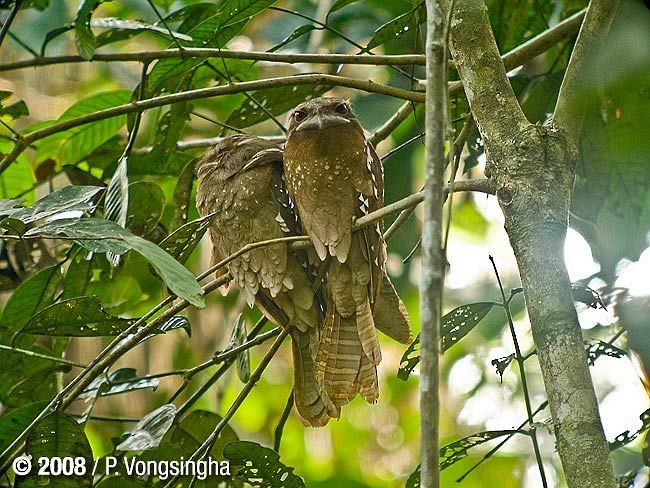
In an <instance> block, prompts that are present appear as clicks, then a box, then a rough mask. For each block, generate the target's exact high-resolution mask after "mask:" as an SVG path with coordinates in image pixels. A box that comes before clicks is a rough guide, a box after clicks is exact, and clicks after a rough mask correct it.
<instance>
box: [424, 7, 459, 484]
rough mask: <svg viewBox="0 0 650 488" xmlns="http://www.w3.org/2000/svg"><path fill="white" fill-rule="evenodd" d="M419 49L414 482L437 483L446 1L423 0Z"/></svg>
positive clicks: (445, 118)
mask: <svg viewBox="0 0 650 488" xmlns="http://www.w3.org/2000/svg"><path fill="white" fill-rule="evenodd" d="M425 3H426V9H427V36H426V44H425V53H426V57H427V66H426V75H427V76H426V79H427V84H426V93H427V95H426V105H425V146H426V153H425V154H426V156H425V183H424V190H423V191H422V193H423V196H424V214H423V218H422V267H421V271H420V359H421V362H420V486H422V487H423V488H437V487H439V486H440V425H439V422H440V398H439V391H438V389H439V368H440V327H441V325H440V320H441V315H442V314H441V311H442V295H443V286H444V273H445V259H444V256H443V254H442V232H441V230H442V206H443V204H444V195H443V194H444V191H443V189H444V174H445V141H446V139H447V96H448V93H447V63H446V61H447V60H446V56H447V29H448V25H447V15H448V12H449V11H450V10H451V8H452V6H451V1H450V0H427V1H426V2H425Z"/></svg>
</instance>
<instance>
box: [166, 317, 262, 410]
mask: <svg viewBox="0 0 650 488" xmlns="http://www.w3.org/2000/svg"><path fill="white" fill-rule="evenodd" d="M266 322H267V319H266V317H262V318H261V319H260V320H258V321H257V323H256V324H255V326H254V327H253V328H252V329H251V331H250V332H249V333H248V335H247V336H246V341H250V340H253V339H254V338H255V337H257V335H258V334H259V333H260V331H261V330H262V328H263V327H264V325H266ZM234 361H235V357H234V356H231V357H230V358H228V359H226V360H225V362H224V364H222V365H221V367H220V368H219V369H218V370H217V371H215V373H214V374H213V375H212V376H211V377H210V378H209V379H208V380H207V381H206V382H205V383H204V384H203V385H202V386H201V388H199V389H198V390H197V391H195V392H194V393H193V394H192V396H190V398H188V399H187V400H186V401H185V403H183V405H181V406H180V407H179V408H178V410H177V411H176V418H180V417H181V416H182V415H183V414H184V413H185V412H187V411H188V410H189V409H190V408H191V407H192V405H194V404H195V403H196V402H197V401H198V400H199V399H200V398H201V397H202V396H203V395H204V394H205V392H206V391H208V390H209V389H210V388H211V387H212V385H214V384H215V383H216V382H217V381H218V380H219V378H221V377H222V376H223V375H224V373H225V372H226V371H228V368H230V366H231V365H232V364H233V363H234ZM187 384H188V383H184V384H183V385H181V387H180V388H179V389H178V390H177V391H176V393H174V395H172V397H171V399H170V400H169V402H170V403H171V402H172V401H173V400H175V399H176V398H178V396H179V395H180V393H181V392H182V391H183V390H184V389H185V387H186V386H187Z"/></svg>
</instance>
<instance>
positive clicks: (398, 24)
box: [364, 2, 426, 51]
mask: <svg viewBox="0 0 650 488" xmlns="http://www.w3.org/2000/svg"><path fill="white" fill-rule="evenodd" d="M425 18H426V8H425V7H424V2H420V3H418V5H417V6H415V7H414V8H412V9H411V10H409V11H408V12H406V13H404V14H402V15H400V16H399V17H396V18H395V19H393V20H391V21H390V22H387V23H385V24H384V25H382V26H381V27H380V28H379V29H377V30H376V31H375V35H374V36H372V39H370V41H369V42H368V44H367V45H366V47H365V49H364V51H370V50H371V49H374V48H376V47H377V46H381V45H382V44H384V43H386V42H388V41H391V40H393V39H399V38H400V37H402V36H403V35H404V34H406V33H407V32H409V31H411V32H414V31H415V30H416V29H415V28H416V27H417V25H418V24H419V23H420V22H424V20H425Z"/></svg>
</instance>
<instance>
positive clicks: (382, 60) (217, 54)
mask: <svg viewBox="0 0 650 488" xmlns="http://www.w3.org/2000/svg"><path fill="white" fill-rule="evenodd" d="M175 58H179V59H191V58H223V59H239V60H244V61H262V62H270V63H288V64H297V63H317V64H365V65H374V66H376V65H379V66H385V65H411V64H416V65H423V64H424V56H423V55H421V54H400V55H370V54H363V55H356V54H306V53H301V54H297V53H286V54H285V53H270V52H266V51H234V50H230V49H212V48H200V47H187V48H184V49H182V50H180V49H167V50H164V51H140V52H132V53H111V54H99V53H95V54H94V55H93V57H92V58H90V60H89V61H97V62H105V63H110V62H134V63H146V62H149V63H150V62H152V61H156V60H158V59H175ZM87 61H88V60H85V59H83V58H82V57H81V56H76V55H71V56H44V57H36V58H33V59H24V60H21V61H15V62H13V63H7V64H0V72H2V71H12V70H16V69H24V68H32V67H36V66H51V65H56V64H70V63H83V62H87Z"/></svg>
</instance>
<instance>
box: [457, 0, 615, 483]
mask: <svg viewBox="0 0 650 488" xmlns="http://www.w3.org/2000/svg"><path fill="white" fill-rule="evenodd" d="M614 11H615V5H614V2H612V1H606V0H603V1H602V2H601V1H592V4H591V5H590V7H589V10H588V12H587V15H586V17H585V21H584V23H583V25H582V28H581V33H580V36H579V39H578V42H577V43H576V48H575V52H574V53H573V56H572V61H571V63H570V65H569V68H568V69H567V74H566V78H565V83H564V84H563V90H562V92H563V93H561V95H560V98H559V100H558V108H559V113H560V114H561V115H560V117H556V118H555V120H554V123H553V124H551V125H550V127H542V126H539V125H533V124H530V123H529V121H528V120H527V119H526V117H525V116H524V114H523V112H522V110H521V107H520V106H519V103H518V102H517V99H516V97H515V95H514V92H513V91H512V87H511V86H510V83H509V82H508V79H507V77H506V73H505V69H504V67H503V63H502V62H501V60H500V58H499V52H498V49H497V46H496V42H495V40H494V35H493V32H492V30H491V27H490V23H489V19H488V16H487V11H486V7H485V4H484V3H483V1H482V0H462V1H457V2H456V3H455V6H454V12H453V17H452V22H451V32H450V34H451V51H452V55H453V57H454V60H455V63H456V67H457V69H458V72H459V74H460V77H461V79H462V82H463V86H464V88H465V93H466V95H467V98H468V100H469V103H470V106H471V109H472V112H473V114H474V119H475V120H476V121H477V125H478V127H479V130H480V132H481V136H482V138H483V142H484V144H485V149H486V155H487V160H488V165H487V167H486V176H487V177H488V178H491V180H492V181H493V182H494V184H495V187H496V190H497V192H496V194H497V198H498V201H499V204H500V206H501V209H502V211H503V214H504V217H505V229H506V232H507V234H508V237H509V240H510V243H511V246H512V248H513V251H514V254H515V257H516V259H517V264H518V267H519V273H520V276H521V281H522V286H523V289H524V294H525V297H526V305H527V309H528V314H529V317H530V322H531V327H532V331H533V338H534V341H535V345H536V347H537V352H538V357H539V362H540V366H541V370H542V375H543V378H544V384H545V387H546V392H547V396H548V401H549V406H550V410H551V416H552V418H553V426H554V430H555V435H556V440H557V450H558V454H559V456H560V459H561V461H562V466H563V469H564V473H565V476H566V479H567V483H568V485H569V487H571V488H587V487H588V488H599V487H603V488H605V487H607V488H611V487H613V486H615V479H614V475H613V471H612V465H611V461H610V457H609V449H608V445H607V442H606V439H605V436H604V433H603V428H602V424H601V421H600V417H599V414H598V403H597V400H596V395H595V393H594V389H593V384H592V381H591V377H590V374H589V368H588V366H587V359H586V355H585V350H584V345H583V338H582V333H581V330H580V325H579V323H578V317H577V314H576V311H575V307H574V303H573V299H572V295H571V283H570V281H569V277H568V274H567V271H566V266H565V263H564V259H563V247H564V239H565V236H566V230H567V226H568V214H569V205H570V201H571V192H572V188H573V181H574V169H575V164H576V159H577V152H576V147H577V138H578V136H579V133H580V127H581V125H580V124H581V122H580V121H581V120H582V114H581V113H580V110H579V109H578V107H576V105H575V104H574V103H572V101H571V98H570V97H575V92H576V90H577V89H578V86H577V84H578V83H579V79H580V73H579V70H580V69H581V68H580V66H581V65H582V64H583V61H584V60H582V59H580V57H582V56H585V55H586V54H587V53H588V52H589V51H590V50H592V49H595V48H597V45H598V43H599V42H602V39H603V38H604V37H605V36H606V33H607V30H608V26H609V21H611V16H612V14H613V12H614ZM556 112H557V111H556Z"/></svg>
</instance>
